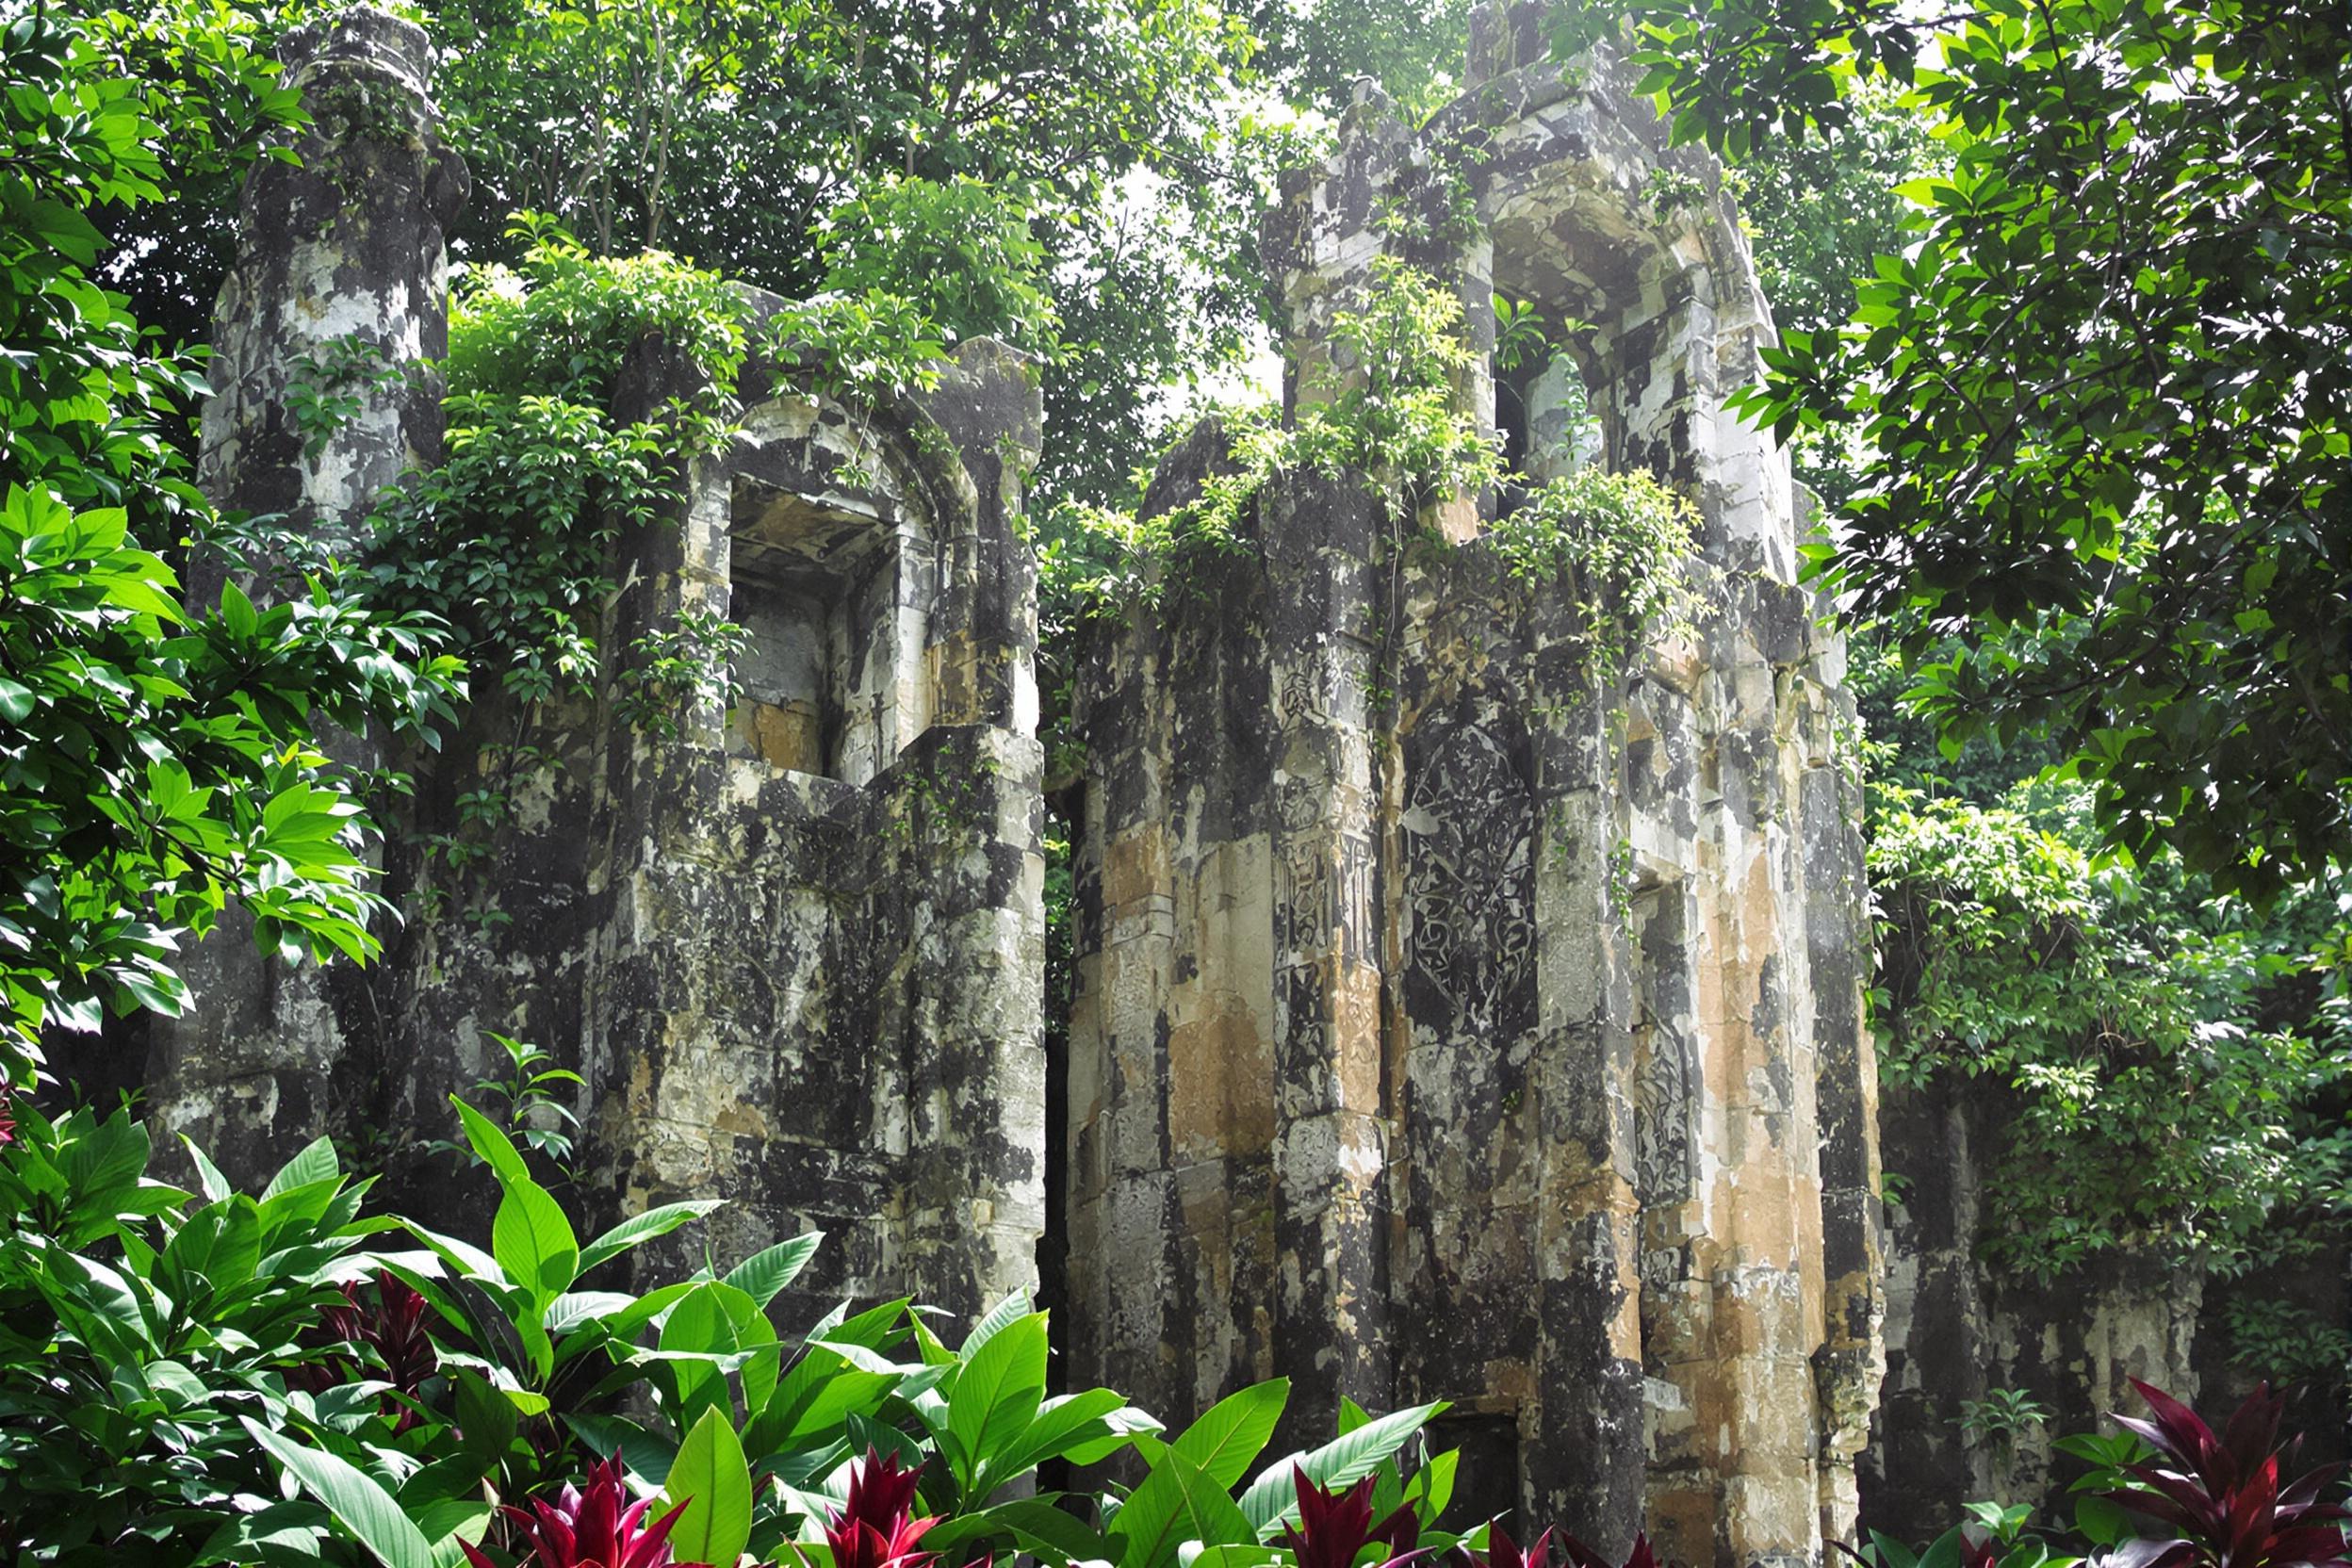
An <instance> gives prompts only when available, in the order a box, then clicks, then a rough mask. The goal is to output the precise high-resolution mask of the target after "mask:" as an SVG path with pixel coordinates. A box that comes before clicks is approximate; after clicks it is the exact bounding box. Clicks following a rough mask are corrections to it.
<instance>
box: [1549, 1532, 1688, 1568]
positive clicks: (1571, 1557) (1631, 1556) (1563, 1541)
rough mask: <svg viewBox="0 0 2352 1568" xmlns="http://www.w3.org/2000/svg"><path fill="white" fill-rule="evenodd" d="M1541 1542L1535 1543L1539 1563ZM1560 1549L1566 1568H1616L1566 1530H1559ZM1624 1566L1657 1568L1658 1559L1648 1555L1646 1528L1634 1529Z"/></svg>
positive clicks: (1630, 1567) (1648, 1545) (1626, 1567)
mask: <svg viewBox="0 0 2352 1568" xmlns="http://www.w3.org/2000/svg"><path fill="white" fill-rule="evenodd" d="M1547 1533H1548V1532H1547ZM1560 1550H1561V1551H1562V1552H1563V1553H1565V1554H1566V1556H1567V1559H1568V1568H1618V1565H1617V1564H1616V1563H1614V1562H1611V1561H1609V1559H1607V1558H1605V1557H1603V1556H1602V1555H1601V1554H1600V1553H1598V1552H1596V1551H1594V1550H1593V1548H1592V1547H1590V1546H1588V1545H1586V1544H1584V1543H1583V1542H1581V1541H1578V1540H1577V1539H1576V1537H1575V1536H1573V1535H1570V1534H1569V1533H1568V1532H1567V1531H1566V1530H1562V1531H1560ZM1542 1560H1543V1543H1542V1542H1540V1541H1539V1542H1537V1543H1536V1554H1535V1561H1536V1562H1537V1563H1539V1564H1540V1563H1541V1562H1542ZM1625 1568H1658V1559H1656V1558H1655V1557H1653V1556H1651V1555H1650V1536H1649V1532H1648V1531H1647V1530H1636V1531H1634V1534H1633V1550H1632V1551H1630V1552H1628V1553H1626V1554H1625Z"/></svg>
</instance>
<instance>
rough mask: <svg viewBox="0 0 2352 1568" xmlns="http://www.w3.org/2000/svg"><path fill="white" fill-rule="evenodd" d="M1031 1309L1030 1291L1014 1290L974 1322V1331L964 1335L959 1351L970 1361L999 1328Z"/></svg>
mask: <svg viewBox="0 0 2352 1568" xmlns="http://www.w3.org/2000/svg"><path fill="white" fill-rule="evenodd" d="M1029 1310H1030V1309H1029V1293H1028V1292H1027V1291H1025V1290H1017V1291H1014V1292H1013V1293H1012V1294H1011V1295H1010V1296H1007V1297H1005V1299H1003V1300H1002V1301H999V1302H998V1303H997V1304H996V1305H995V1306H993V1307H990V1308H989V1309H988V1311H987V1312H985V1313H983V1314H981V1315H980V1321H979V1322H977V1323H974V1324H973V1325H972V1332H970V1333H968V1334H966V1335H965V1336H964V1343H963V1344H962V1345H961V1346H959V1347H958V1348H957V1349H958V1352H959V1353H960V1354H961V1355H962V1356H963V1358H964V1359H965V1360H966V1361H970V1360H971V1359H972V1357H974V1356H976V1355H978V1354H979V1353H980V1348H981V1347H982V1346H984V1345H986V1344H988V1340H989V1338H990V1337H991V1336H992V1335H994V1334H995V1332H996V1331H998V1330H999V1329H1002V1328H1003V1327H1005V1325H1006V1324H1007V1323H1012V1322H1016V1321H1018V1320H1019V1319H1021V1318H1022V1317H1025V1316H1027V1315H1028V1314H1029Z"/></svg>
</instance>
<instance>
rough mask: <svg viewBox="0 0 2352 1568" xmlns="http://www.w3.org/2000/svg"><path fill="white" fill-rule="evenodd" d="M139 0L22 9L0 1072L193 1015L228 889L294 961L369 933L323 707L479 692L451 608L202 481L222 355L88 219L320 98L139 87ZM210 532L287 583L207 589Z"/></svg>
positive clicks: (392, 720) (6, 257)
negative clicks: (172, 350)
mask: <svg viewBox="0 0 2352 1568" xmlns="http://www.w3.org/2000/svg"><path fill="white" fill-rule="evenodd" d="M121 21H122V19H119V18H114V19H102V20H100V21H95V22H90V23H84V22H80V21H76V20H74V19H73V18H72V17H71V16H70V15H67V14H62V13H60V12H59V11H58V10H57V8H32V9H31V10H30V11H25V10H24V8H16V9H15V10H12V11H11V12H10V13H9V15H8V17H7V18H5V19H0V89H5V90H0V215H5V221H0V319H4V320H6V321H7V322H8V329H7V331H8V349H7V351H6V352H5V353H0V669H5V671H6V674H5V675H4V676H0V1087H5V1086H7V1085H8V1084H9V1083H19V1084H22V1083H26V1082H29V1080H30V1078H31V1076H32V1073H33V1071H34V1070H35V1068H36V1066H37V1065H38V1063H39V1061H40V1059H41V1057H40V1039H41V1032H42V1030H43V1029H44V1027H55V1028H63V1029H69V1030H75V1031H84V1032H87V1031H90V1030H94V1029H96V1028H97V1027H98V1025H99V1023H100V1021H101V1020H102V1018H103V1016H104V1013H105V1011H106V1008H108V1007H109V1006H111V1007H113V1008H115V1009H117V1010H121V1011H129V1010H134V1009H138V1008H147V1009H152V1010H155V1011H159V1012H164V1013H176V1012H179V1011H180V1010H181V1009H182V1008H183V1007H184V1006H185V1005H186V992H185V988H183V987H182V985H181V983H180V980H179V978H178V976H177V974H176V972H175V969H174V964H175V952H176V949H177V947H178V945H179V943H180V941H181V940H182V939H184V938H185V937H187V936H188V935H189V934H191V933H193V934H196V935H202V934H203V933H204V932H205V931H206V930H207V929H209V928H210V927H211V925H212V924H213V923H214V921H215V919H216V917H217V916H218V915H219V913H220V912H221V910H222V909H223V908H225V907H228V906H229V905H230V904H231V903H239V904H242V905H244V906H246V907H249V908H251V909H252V910H253V913H254V915H255V917H256V919H255V929H256V935H257V936H258V938H259V939H260V940H261V942H262V944H263V946H264V947H265V948H266V949H270V950H274V951H277V952H280V953H282V954H285V955H286V956H289V957H299V956H320V957H323V956H328V955H331V954H334V953H338V952H340V953H350V954H363V953H367V952H368V951H371V950H372V949H373V948H374V946H375V945H376V938H375V937H374V936H373V935H372V934H371V933H370V931H369V930H368V922H369V919H370V917H371V915H373V914H374V913H375V912H376V911H377V909H378V907H379V905H378V901H377V900H376V898H375V897H374V895H373V894H372V892H371V891H370V890H368V885H367V881H366V877H365V874H364V872H363V868H362V862H363V860H364V858H365V837H366V834H367V832H368V820H367V818H366V816H365V814H364V813H363V811H362V810H361V808H360V804H359V795H360V792H361V786H360V783H359V781H357V780H355V779H353V778H352V777H351V776H349V774H348V773H347V772H346V771H345V770H343V769H341V768H339V767H337V766H336V765H335V764H333V763H331V762H330V761H329V760H327V759H326V758H325V757H324V756H322V755H321V754H320V752H319V748H318V747H317V745H316V744H315V743H314V741H313V733H314V727H317V726H319V725H321V724H333V725H341V726H346V727H364V726H365V725H366V724H368V723H369V722H370V721H376V722H381V723H383V724H384V725H386V726H389V727H403V728H416V727H422V726H425V725H428V724H430V723H432V722H433V720H435V719H436V718H438V717H440V716H443V715H445V714H446V713H447V712H448V711H449V704H450V703H451V701H452V700H453V698H454V696H455V694H456V693H457V689H458V688H457V681H456V671H455V666H454V664H453V663H452V662H450V661H449V660H448V659H446V658H443V657H441V656H440V655H439V654H438V653H437V651H436V648H437V644H438V641H439V639H440V636H441V629H439V628H438V627H437V626H435V625H434V624H433V623H432V622H430V621H429V620H426V619H424V618H422V617H417V616H404V615H400V614H384V613H374V612H370V611H369V610H368V609H367V608H366V605H365V596H363V595H362V594H361V593H360V592H359V587H358V584H357V583H355V582H354V581H353V580H352V579H351V576H350V575H349V574H346V573H345V572H343V571H341V570H339V569H338V568H337V567H335V565H334V564H332V563H330V562H326V561H324V560H319V559H316V558H314V557H312V556H310V555H308V554H307V553H305V552H304V551H303V550H302V547H301V546H300V543H299V541H297V540H295V539H293V538H291V537H288V536H284V535H281V534H278V533H277V532H275V531H273V530H271V529H270V528H268V527H266V526H262V525H259V524H244V523H232V522H231V521H230V520H227V519H223V518H221V517H220V516H219V515H216V514H215V513H214V512H213V510H212V508H211V507H210V506H209V505H208V504H207V503H206V502H205V500H204V497H203V496H202V495H201V494H199V493H198V491H197V490H196V489H195V487H194V486H193V485H192V484H191V483H190V482H189V475H188V466H187V464H186V461H185V459H184V457H183V456H182V454H181V453H180V451H179V450H178V449H176V448H175V446H174V445H173V442H172V434H173V433H174V432H175V431H176V430H177V429H179V428H181V425H182V421H183V419H184V416H185V411H186V409H187V408H188V405H189V403H190V401H191V400H192V399H193V398H194V397H195V396H196V395H197V394H198V393H199V392H200V391H201V389H202V382H201V380H200V378H199V374H198V369H199V366H198V362H197V358H196V356H193V355H179V354H162V353H158V352H157V351H155V344H154V342H153V341H152V340H150V339H148V338H147V337H145V336H144V335H142V334H141V332H140V329H139V324H138V322H136V321H135V320H134V319H132V318H131V316H130V314H129V312H128V311H127V310H126V309H125V307H124V304H123V302H122V298H121V297H120V296H118V295H114V294H109V293H107V292H106V291H105V290H103V289H101V288H99V287H98V286H96V285H95V284H93V283H92V282H91V281H90V270H91V269H92V268H93V267H94V266H95V264H96V261H97V257H98V255H99V253H100V251H101V249H102V247H103V245H104V238H103V237H102V236H101V234H100V232H99V230H98V228H97V226H96V225H95V224H94V223H93V222H92V221H91V218H90V215H91V214H92V213H101V214H103V213H105V212H106V211H108V210H112V211H115V212H120V211H122V210H123V209H126V208H129V207H131V206H133V205H136V204H144V203H153V202H156V201H158V200H160V199H161V198H162V197H163V196H164V195H165V194H166V190H165V188H164V183H163V182H164V181H165V180H166V179H167V178H168V176H167V172H166V163H165V154H166V152H167V150H171V151H173V152H176V153H177V154H178V155H182V156H192V155H205V156H211V155H214V154H216V153H218V152H219V151H220V149H219V147H218V141H219V139H220V136H221V134H222V130H223V128H222V126H221V123H220V122H219V120H220V119H221V118H225V117H229V116H231V115H232V114H233V113H234V114H242V115H250V116H253V117H255V118H257V119H258V120H259V121H260V122H262V123H265V124H277V123H283V122H286V121H287V120H288V119H289V118H290V117H291V116H292V115H293V114H294V112H295V109H294V105H293V98H292V95H291V94H290V93H288V92H286V91H285V90H282V89H280V88H278V87H277V86H276V85H275V70H274V68H273V67H272V66H271V65H270V63H269V62H267V61H266V60H263V59H259V58H255V57H252V56H250V55H248V54H246V53H245V52H244V51H242V50H241V49H239V48H237V47H236V46H235V45H234V44H232V43H230V42H228V41H224V40H221V39H213V38H202V39H199V40H196V41H192V42H191V43H190V46H189V53H190V54H191V55H193V54H196V53H202V54H204V57H205V67H204V69H205V73H206V74H207V75H208V77H209V78H210V79H211V80H213V81H214V82H215V83H216V84H217V85H218V86H219V87H220V88H221V98H220V99H219V100H218V101H216V102H212V103H207V104H202V105H196V104H188V103H183V102H181V101H179V100H176V99H173V98H172V97H170V96H168V95H165V94H160V93H154V94H151V93H148V92H145V91H143V90H141V89H140V88H139V85H138V84H137V83H136V82H134V81H131V80H128V79H125V77H124V76H123V75H122V73H121V69H120V66H119V64H118V63H117V62H115V61H114V60H112V59H111V58H110V57H109V55H108V53H107V50H108V49H109V47H111V46H112V45H114V44H119V43H121V42H122V37H121V34H122V26H121V25H120V24H121ZM200 45H208V46H209V47H200ZM223 155H224V154H223ZM184 546H186V547H194V548H196V549H198V550H201V551H210V552H217V554H218V555H219V556H220V557H221V558H223V559H224V560H225V562H226V564H229V565H230V566H232V567H235V568H245V569H248V570H250V569H253V568H254V567H256V565H257V564H259V563H263V562H274V563H275V564H276V579H277V580H276V581H275V582H274V583H273V586H274V587H275V588H277V589H279V590H281V592H280V593H279V594H278V597H279V598H280V599H281V601H282V602H279V603H276V604H273V605H270V606H268V607H266V608H257V607H256V606H255V604H254V603H253V600H252V598H250V597H249V596H247V595H246V594H245V593H244V592H242V591H240V590H239V589H238V588H237V587H235V586H230V587H227V588H225V589H223V590H222V592H221V596H220V599H219V601H218V602H217V603H215V604H204V603H197V602H192V601H190V600H189V599H188V596H187V595H186V594H185V592H184V590H183V588H182V585H181V583H180V581H179V580H178V578H177V577H176V576H175V574H174V573H173V572H172V569H171V568H170V567H168V566H167V565H166V564H165V563H164V560H163V556H164V554H165V553H167V552H172V551H175V550H178V549H179V548H181V547H184Z"/></svg>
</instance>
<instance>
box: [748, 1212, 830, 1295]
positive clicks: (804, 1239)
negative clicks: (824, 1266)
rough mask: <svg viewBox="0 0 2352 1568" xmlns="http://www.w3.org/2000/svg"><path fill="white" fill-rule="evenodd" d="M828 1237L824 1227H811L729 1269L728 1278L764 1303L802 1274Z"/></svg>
mask: <svg viewBox="0 0 2352 1568" xmlns="http://www.w3.org/2000/svg"><path fill="white" fill-rule="evenodd" d="M824 1240H825V1233H824V1232H823V1231H809V1232H808V1233H805V1234H802V1235H796V1236H794V1237H792V1240H790V1241H780V1242H777V1243H776V1245H775V1246H774V1247H771V1248H768V1249H767V1250H764V1251H760V1252H754V1253H753V1254H752V1255H751V1256H750V1257H748V1258H745V1259H744V1260H743V1262H741V1263H739V1264H737V1265H736V1266H734V1267H733V1268H730V1269H728V1270H727V1283H728V1284H730V1285H733V1286H734V1287H735V1288H736V1289H737V1290H740V1291H743V1292H744V1293H745V1294H746V1295H748V1296H749V1297H750V1298H751V1299H753V1300H755V1301H757V1302H759V1303H760V1305H761V1306H763V1307H764V1306H766V1305H767V1304H768V1303H769V1302H770V1301H773V1300H775V1299H776V1295H777V1293H778V1292H780V1291H781V1290H783V1288H784V1287H785V1286H786V1285H789V1284H791V1283H792V1281H793V1280H795V1279H797V1278H798V1277H799V1275H800V1271H801V1270H802V1269H803V1268H804V1267H806V1266H808V1263H809V1258H811V1257H812V1256H814V1255H815V1253H816V1250H817V1248H818V1246H819V1244H821V1243H822V1242H823V1241H824Z"/></svg>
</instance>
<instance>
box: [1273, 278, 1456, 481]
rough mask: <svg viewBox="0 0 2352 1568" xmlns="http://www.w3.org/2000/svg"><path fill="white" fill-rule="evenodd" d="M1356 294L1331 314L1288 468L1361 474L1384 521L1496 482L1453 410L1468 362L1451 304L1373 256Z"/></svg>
mask: <svg viewBox="0 0 2352 1568" xmlns="http://www.w3.org/2000/svg"><path fill="white" fill-rule="evenodd" d="M1364 295H1365V298H1364V303H1363V305H1362V306H1361V308H1358V309H1353V310H1341V311H1337V312H1334V313H1333V315H1332V317H1331V330H1330V334H1329V341H1330V344H1331V362H1330V363H1329V364H1327V365H1318V366H1316V367H1315V368H1314V371H1313V373H1311V374H1310V375H1309V377H1308V380H1307V384H1306V386H1305V387H1303V388H1302V389H1301V391H1300V394H1299V405H1300V406H1299V417H1298V420H1297V429H1296V433H1295V437H1294V446H1295V451H1296V461H1298V462H1300V463H1304V464H1309V465H1312V466H1315V467H1316V468H1319V469H1321V470H1322V471H1323V472H1324V473H1326V474H1331V475H1334V476H1336V475H1338V474H1340V473H1343V472H1350V471H1352V472H1355V473H1359V474H1363V475H1364V476H1365V477H1366V478H1368V479H1369V480H1370V481H1371V482H1373V483H1374V484H1376V485H1378V486H1380V487H1381V488H1382V489H1383V490H1384V491H1385V492H1386V493H1387V497H1388V501H1389V505H1390V508H1391V511H1392V514H1393V515H1402V514H1403V513H1405V512H1409V511H1410V510H1411V509H1412V506H1413V503H1415V502H1419V501H1426V500H1443V499H1446V498H1450V497H1452V496H1455V495H1458V494H1459V495H1470V496H1475V495H1477V494H1478V492H1479V491H1481V490H1483V489H1485V488H1486V487H1487V486H1489V485H1491V484H1493V483H1494V482H1495V481H1497V480H1498V479H1500V478H1501V477H1502V460H1501V458H1500V457H1499V456H1498V455H1497V453H1496V452H1495V446H1494V443H1493V441H1492V440H1490V439H1489V438H1488V436H1487V434H1486V433H1485V432H1484V431H1482V430H1480V429H1479V428H1478V419H1477V417H1475V416H1473V415H1472V414H1470V413H1469V412H1468V411H1466V410H1465V409H1463V408H1462V406H1461V403H1462V399H1461V395H1460V383H1461V381H1462V378H1463V377H1464V376H1466V375H1467V374H1469V373H1470V371H1471V370H1472V368H1474V366H1475V363H1476V359H1477V355H1476V353H1475V352H1474V351H1473V350H1472V349H1471V347H1470V344H1469V341H1468V339H1467V338H1466V337H1465V335H1464V334H1463V331H1462V300H1461V297H1460V296H1459V295H1458V294H1456V293H1455V291H1454V290H1452V289H1450V288H1448V287H1446V286H1445V285H1444V284H1442V283H1440V282H1439V281H1438V280H1437V279H1435V278H1433V277H1430V276H1429V274H1428V273H1426V272H1422V271H1420V270H1416V269H1414V268H1413V267H1412V266H1410V265H1408V264H1407V263H1405V262H1403V261H1400V260H1398V259H1397V257H1395V256H1392V255H1380V256H1376V257H1375V258H1373V262H1372V275H1371V277H1370V279H1369V281H1368V282H1367V283H1366V285H1365V288H1364Z"/></svg>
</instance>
